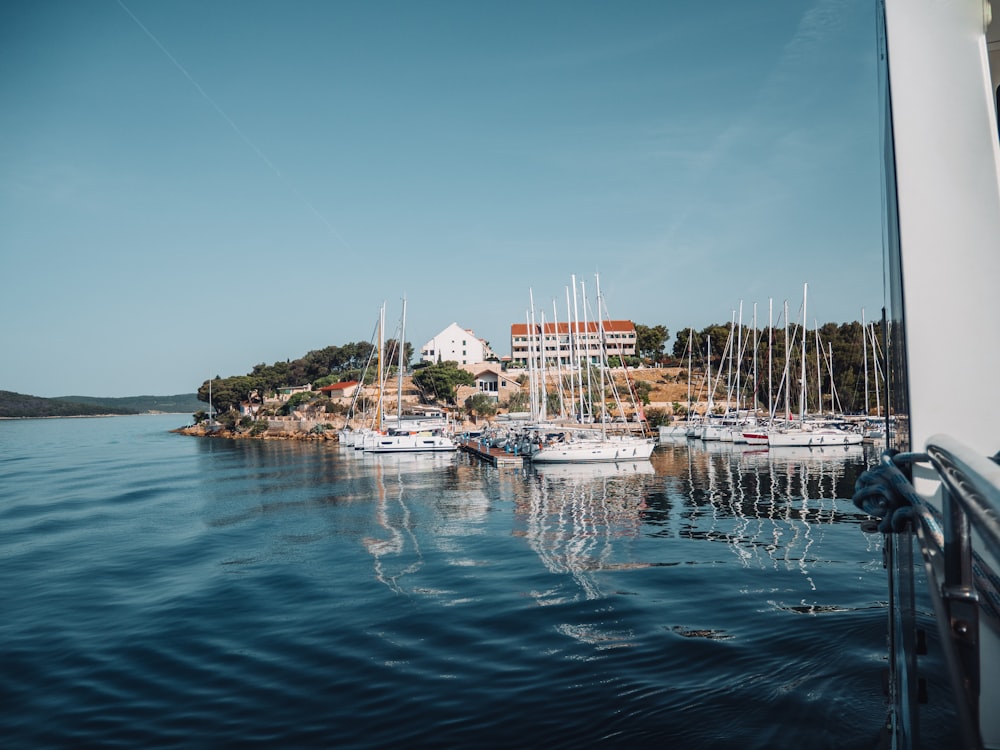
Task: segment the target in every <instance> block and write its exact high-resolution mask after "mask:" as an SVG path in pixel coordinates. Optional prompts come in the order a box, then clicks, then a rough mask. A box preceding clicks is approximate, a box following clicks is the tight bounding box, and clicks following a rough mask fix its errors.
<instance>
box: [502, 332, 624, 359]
mask: <svg viewBox="0 0 1000 750" xmlns="http://www.w3.org/2000/svg"><path fill="white" fill-rule="evenodd" d="M602 334H603V340H602ZM635 343H636V336H635V324H634V323H633V322H632V321H631V320H602V321H600V323H598V322H596V321H594V322H589V323H587V324H586V325H584V324H583V323H572V324H570V323H559V324H555V323H545V324H542V325H535V326H532V327H531V329H529V327H528V324H527V323H514V324H513V325H511V327H510V352H511V365H512V366H513V367H526V366H527V364H528V356H529V353H530V355H531V357H532V359H533V360H534V361H535V362H536V364H537V363H538V362H539V360H540V358H541V353H542V352H543V351H544V355H545V364H546V365H563V366H568V365H571V364H573V363H574V362H579V361H581V360H583V361H587V362H590V363H591V364H595V365H596V364H600V362H601V354H602V350H603V351H606V352H607V356H609V357H613V356H616V355H617V356H621V357H634V356H635Z"/></svg>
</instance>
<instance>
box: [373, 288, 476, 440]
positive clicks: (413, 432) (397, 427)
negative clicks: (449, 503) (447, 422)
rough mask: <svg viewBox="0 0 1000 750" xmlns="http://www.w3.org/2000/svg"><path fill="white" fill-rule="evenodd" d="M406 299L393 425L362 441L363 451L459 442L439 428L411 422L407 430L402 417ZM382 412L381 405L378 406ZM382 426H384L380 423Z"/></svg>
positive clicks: (401, 328)
mask: <svg viewBox="0 0 1000 750" xmlns="http://www.w3.org/2000/svg"><path fill="white" fill-rule="evenodd" d="M405 336H406V298H405V297H404V298H403V313H402V318H401V322H400V334H399V342H398V343H397V348H398V349H399V353H398V358H397V371H398V372H397V376H398V385H397V390H396V420H395V422H394V426H393V427H390V428H389V429H387V430H385V431H384V432H382V431H379V432H376V433H375V434H373V435H371V436H370V437H369V438H367V439H366V440H365V444H364V450H365V452H366V453H447V452H453V451H457V450H458V444H457V443H455V441H454V440H452V439H451V438H450V437H449V436H447V435H445V434H444V431H443V430H442V429H440V428H438V429H432V428H427V427H426V426H424V425H413V426H415V427H416V429H409V428H408V427H407V426H406V424H405V421H404V418H403V371H404V370H405V369H406V362H405V361H404V359H405V357H404V352H405V350H406V345H405V342H406V338H405ZM379 414H381V407H380V409H379ZM383 426H384V425H383Z"/></svg>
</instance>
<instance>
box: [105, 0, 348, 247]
mask: <svg viewBox="0 0 1000 750" xmlns="http://www.w3.org/2000/svg"><path fill="white" fill-rule="evenodd" d="M117 2H118V5H119V6H120V7H121V9H122V10H123V11H125V13H127V14H128V16H129V18H131V19H132V20H133V21H134V22H135V25H136V26H138V27H139V28H140V29H142V31H143V33H144V34H145V35H146V36H148V37H149V38H150V40H151V41H152V42H153V44H155V45H156V46H157V47H158V48H159V50H160V51H161V52H162V53H163V54H164V55H165V56H166V58H167V59H168V60H170V62H171V63H172V64H173V66H174V67H175V68H177V70H179V71H180V72H181V74H182V75H183V76H184V77H185V78H187V80H188V82H189V83H190V84H191V85H192V86H194V87H195V90H197V92H198V93H199V94H201V97H202V98H203V99H204V100H205V101H206V102H208V103H209V104H210V105H211V106H212V109H214V110H215V111H216V113H218V115H219V116H220V117H221V118H222V119H223V120H225V121H226V124H227V125H229V127H230V128H232V130H233V132H234V133H236V135H237V136H239V138H240V140H242V141H243V143H245V144H246V145H247V146H248V147H249V148H250V150H251V151H253V152H254V153H255V154H257V156H258V157H259V158H260V160H261V161H263V162H264V163H265V164H266V165H267V166H268V168H269V169H270V170H271V171H272V172H274V174H275V176H276V177H278V179H280V180H281V181H282V182H283V183H284V184H285V187H287V188H288V189H289V190H291V191H292V193H294V194H295V197H296V198H298V199H299V200H300V201H302V203H303V204H304V205H305V206H306V208H308V209H309V210H310V211H311V212H312V213H313V215H314V216H315V217H316V218H317V219H319V220H320V221H321V222H322V223H323V224H324V225H325V226H326V228H327V229H329V230H330V233H331V234H332V235H333V236H334V237H336V238H337V240H338V241H339V242H340V244H342V245H343V246H344V247H345V248H347V249H350V245H348V244H347V240H345V239H344V238H343V236H341V234H340V232H338V231H337V229H336V227H334V226H333V224H331V223H330V221H329V220H328V219H327V218H326V217H325V216H324V215H323V214H322V213H320V211H319V209H318V208H316V207H315V206H314V205H313V204H312V203H311V202H310V201H309V200H308V199H307V198H306V197H305V196H304V195H302V193H300V192H299V191H298V190H297V189H296V188H295V186H294V185H293V184H292V183H290V182H289V181H288V180H287V179H286V178H285V176H284V175H283V174H282V173H281V170H280V169H278V167H277V166H276V165H275V164H274V162H272V161H271V160H270V159H268V158H267V156H266V155H265V154H264V152H263V151H261V150H260V149H259V148H258V147H257V144H255V143H254V142H253V141H251V140H250V138H248V137H247V135H246V133H244V132H243V131H242V130H240V127H239V126H238V125H237V124H236V123H235V122H233V118H231V117H230V116H229V115H228V114H226V111H225V110H224V109H223V108H222V107H221V106H220V105H219V104H218V103H217V102H216V101H215V100H214V99H213V98H212V97H211V96H209V95H208V92H207V91H205V89H203V88H202V87H201V84H199V83H198V82H197V81H196V80H195V79H194V76H192V75H191V74H190V73H189V72H188V70H187V68H185V67H184V66H183V65H181V63H180V61H179V60H178V59H177V58H176V57H174V56H173V55H172V54H170V50H168V49H167V48H166V47H165V46H163V43H162V42H161V41H160V40H159V39H157V38H156V35H155V34H154V33H153V32H152V31H150V30H149V29H148V28H147V27H146V25H145V24H144V23H143V22H142V21H140V20H139V18H138V17H137V16H136V15H135V13H133V12H132V11H131V10H130V9H129V7H128V6H127V5H125V3H124V1H123V0H117Z"/></svg>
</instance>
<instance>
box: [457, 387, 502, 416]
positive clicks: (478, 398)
mask: <svg viewBox="0 0 1000 750" xmlns="http://www.w3.org/2000/svg"><path fill="white" fill-rule="evenodd" d="M465 410H466V411H467V412H469V414H473V415H476V416H480V417H492V416H493V415H494V414H496V413H497V403H496V401H494V400H493V399H492V398H491V397H490V396H487V395H486V394H485V393H474V394H473V395H471V396H469V397H468V398H467V399H465Z"/></svg>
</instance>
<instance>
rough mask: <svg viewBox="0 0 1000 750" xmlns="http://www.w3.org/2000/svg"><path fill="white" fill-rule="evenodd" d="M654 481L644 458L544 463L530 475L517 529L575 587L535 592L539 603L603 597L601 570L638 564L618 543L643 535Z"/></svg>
mask: <svg viewBox="0 0 1000 750" xmlns="http://www.w3.org/2000/svg"><path fill="white" fill-rule="evenodd" d="M655 480H656V473H655V470H654V469H653V466H652V464H650V463H649V462H645V461H642V462H638V463H634V464H567V465H563V466H546V467H545V468H544V469H542V468H537V469H536V470H534V471H533V472H529V473H527V474H526V476H525V482H526V486H525V491H524V492H523V493H520V494H519V496H518V498H517V500H516V505H515V524H516V525H515V531H514V533H515V534H517V535H522V536H524V537H525V538H526V539H527V540H528V544H529V545H530V546H531V548H532V549H533V550H534V551H535V553H536V554H537V555H538V557H539V559H541V561H542V563H543V564H544V565H545V567H546V568H547V569H548V570H549V572H551V573H556V574H568V575H569V576H570V577H571V578H572V580H573V582H574V583H575V586H576V588H575V590H573V591H571V592H570V593H569V594H566V593H565V592H563V591H561V590H560V589H559V588H558V587H557V588H554V589H550V590H547V591H541V592H538V591H536V592H533V595H534V596H535V598H536V600H537V601H538V602H539V603H540V604H555V603H561V602H563V601H565V600H567V599H571V600H575V599H577V598H579V597H581V596H582V597H583V598H585V599H597V598H600V597H602V596H603V595H604V594H603V592H602V590H601V586H600V583H599V582H598V580H597V579H596V578H595V573H596V572H597V571H601V570H610V569H622V568H626V567H633V566H635V565H636V564H635V563H631V562H627V561H624V560H623V558H624V557H625V556H624V555H623V554H622V551H621V550H620V549H618V547H620V546H621V545H623V544H626V543H627V542H628V541H629V540H633V539H635V538H637V537H638V536H639V535H640V533H641V528H642V511H643V509H644V508H645V500H644V497H645V488H646V487H647V486H649V485H650V484H651V483H652V482H654V481H655ZM639 565H642V564H641V563H640V564H639Z"/></svg>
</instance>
